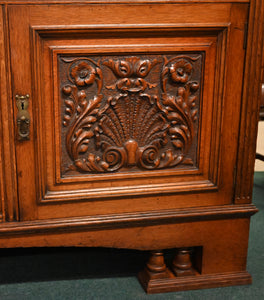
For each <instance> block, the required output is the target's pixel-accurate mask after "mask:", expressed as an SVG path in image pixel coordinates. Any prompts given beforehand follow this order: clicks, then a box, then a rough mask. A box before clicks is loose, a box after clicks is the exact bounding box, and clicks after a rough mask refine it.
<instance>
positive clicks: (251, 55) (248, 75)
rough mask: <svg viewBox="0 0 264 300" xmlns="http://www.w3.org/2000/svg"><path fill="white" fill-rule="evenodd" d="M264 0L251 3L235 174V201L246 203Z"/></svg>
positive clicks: (254, 132) (257, 100)
mask: <svg viewBox="0 0 264 300" xmlns="http://www.w3.org/2000/svg"><path fill="white" fill-rule="evenodd" d="M263 17H264V2H263V1H262V0H253V1H252V2H251V7H250V16H249V24H248V37H247V49H246V51H247V52H246V65H245V73H244V89H243V97H242V110H241V121H240V138H239V145H238V161H237V174H236V190H235V202H236V203H249V202H251V197H252V188H253V173H254V163H255V154H256V138H257V124H258V118H259V117H258V115H259V105H260V95H261V56H262V46H263V45H262V44H263Z"/></svg>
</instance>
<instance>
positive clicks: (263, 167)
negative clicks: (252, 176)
mask: <svg viewBox="0 0 264 300" xmlns="http://www.w3.org/2000/svg"><path fill="white" fill-rule="evenodd" d="M257 152H258V153H260V154H262V155H264V121H261V122H259V128H258V139H257ZM255 171H257V172H264V161H261V160H259V159H256V163H255Z"/></svg>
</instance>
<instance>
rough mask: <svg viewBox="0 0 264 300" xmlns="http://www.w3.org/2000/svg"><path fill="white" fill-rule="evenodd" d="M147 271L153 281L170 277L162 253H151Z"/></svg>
mask: <svg viewBox="0 0 264 300" xmlns="http://www.w3.org/2000/svg"><path fill="white" fill-rule="evenodd" d="M146 269H147V272H148V273H149V275H150V278H151V279H158V278H166V277H168V275H167V267H166V265H165V262H164V256H163V252H162V251H152V252H151V254H150V258H149V261H148V263H147V267H146Z"/></svg>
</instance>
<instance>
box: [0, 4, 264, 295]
mask: <svg viewBox="0 0 264 300" xmlns="http://www.w3.org/2000/svg"><path fill="white" fill-rule="evenodd" d="M0 8H1V11H0V92H1V98H0V200H1V201H0V248H14V247H59V246H77V247H112V248H125V249H137V250H142V251H143V250H144V251H149V252H150V256H149V261H148V262H146V265H145V266H142V270H139V271H140V272H139V275H138V278H139V280H140V282H141V284H142V286H143V287H144V288H145V290H146V291H147V292H148V293H157V292H168V291H178V290H188V289H199V288H210V287H221V286H228V285H240V284H249V283H250V282H251V276H250V274H249V273H248V272H247V271H246V262H247V249H248V237H249V224H250V217H251V216H252V215H253V214H254V213H256V212H257V208H256V207H255V206H254V205H253V204H252V186H253V172H254V160H255V147H256V135H257V121H258V113H259V103H260V102H259V101H260V92H261V68H260V66H261V53H262V43H263V14H264V3H263V1H262V0H215V1H212V0H154V1H150V0H135V1H131V0H130V1H129V0H83V1H80V0H71V1H70V0H36V1H33V0H9V1H8V0H0ZM166 249H173V250H172V251H174V253H175V255H174V257H173V259H171V260H170V261H168V260H165V259H164V251H165V250H166ZM99 263H100V261H99V262H98V264H99Z"/></svg>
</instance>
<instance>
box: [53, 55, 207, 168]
mask: <svg viewBox="0 0 264 300" xmlns="http://www.w3.org/2000/svg"><path fill="white" fill-rule="evenodd" d="M202 58H203V57H202V54H196V55H191V54H188V55H174V56H173V55H148V56H143V55H137V56H104V57H96V56H94V57H75V58H73V57H60V58H59V66H60V70H59V78H60V89H61V101H62V109H61V113H62V172H63V173H65V172H69V171H75V172H76V171H77V172H89V173H98V172H113V171H117V170H120V171H121V170H128V169H129V170H153V169H163V168H173V167H176V166H178V165H182V164H185V165H186V164H187V165H194V164H195V160H196V143H197V132H198V114H199V95H200V88H201V87H200V86H201V79H200V78H201V70H202Z"/></svg>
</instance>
